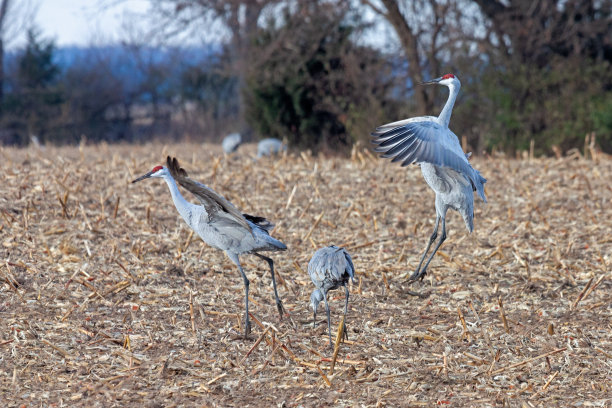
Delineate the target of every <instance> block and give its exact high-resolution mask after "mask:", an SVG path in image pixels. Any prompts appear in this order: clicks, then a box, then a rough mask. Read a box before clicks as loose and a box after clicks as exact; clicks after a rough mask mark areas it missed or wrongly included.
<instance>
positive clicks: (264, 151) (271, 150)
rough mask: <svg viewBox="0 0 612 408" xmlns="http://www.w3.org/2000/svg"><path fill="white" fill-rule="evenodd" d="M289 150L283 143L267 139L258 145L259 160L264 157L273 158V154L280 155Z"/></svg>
mask: <svg viewBox="0 0 612 408" xmlns="http://www.w3.org/2000/svg"><path fill="white" fill-rule="evenodd" d="M286 150H287V146H286V145H285V144H284V143H283V142H281V141H280V140H278V139H276V138H273V137H269V138H267V139H262V140H260V141H259V143H257V158H258V159H259V158H261V157H263V156H272V155H273V154H278V153H280V152H284V151H286Z"/></svg>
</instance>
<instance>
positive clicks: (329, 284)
mask: <svg viewBox="0 0 612 408" xmlns="http://www.w3.org/2000/svg"><path fill="white" fill-rule="evenodd" d="M308 274H309V275H310V279H311V280H312V283H314V285H315V286H316V289H315V290H314V291H313V292H312V295H310V305H311V307H312V310H313V319H314V320H313V328H314V327H316V325H317V308H318V306H319V303H320V302H321V300H324V301H325V311H326V312H327V331H328V333H329V345H330V346H331V344H332V340H331V322H330V316H329V314H330V313H329V304H328V303H327V292H328V291H330V290H332V289H336V288H338V287H340V286H344V291H345V293H346V299H345V302H344V316H345V319H346V312H347V308H348V299H349V290H348V281H349V278H350V279H351V280H353V282H355V267H354V266H353V260H352V259H351V256H350V255H349V253H348V252H347V251H346V249H344V248H339V247H337V246H335V245H331V246H328V247H325V248H321V249H319V250H318V251H317V252H315V253H314V255H313V256H312V259H311V260H310V262H308ZM344 333H345V334H346V324H345V326H344Z"/></svg>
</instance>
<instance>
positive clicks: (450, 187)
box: [372, 74, 487, 280]
mask: <svg viewBox="0 0 612 408" xmlns="http://www.w3.org/2000/svg"><path fill="white" fill-rule="evenodd" d="M424 84H440V85H445V86H448V88H449V97H448V100H447V102H446V105H444V108H443V109H442V112H441V113H440V116H438V117H435V116H421V117H417V118H410V119H406V120H401V121H398V122H393V123H389V124H386V125H383V126H380V127H378V128H377V129H376V131H374V132H373V133H372V137H373V140H372V142H373V143H374V144H376V145H377V146H376V148H375V149H374V150H375V151H376V152H379V153H383V154H382V155H381V157H383V158H392V160H391V161H392V162H398V161H399V162H401V163H402V166H406V165H408V164H412V163H417V164H419V165H420V166H421V172H422V173H423V177H424V178H425V181H426V182H427V184H428V185H429V186H430V187H431V188H432V190H434V192H435V193H436V200H435V207H436V223H435V226H434V231H433V233H432V235H431V237H430V239H429V243H428V244H427V247H426V249H425V252H424V253H423V256H422V257H421V261H420V262H419V265H418V266H417V268H416V270H415V272H414V273H413V274H412V276H411V279H412V280H416V279H419V278H421V279H422V278H423V277H424V276H425V274H426V273H427V267H428V266H429V263H430V262H431V260H432V258H433V256H434V255H435V253H436V252H437V251H438V248H440V245H442V243H443V242H444V240H445V239H446V212H447V210H448V209H449V208H452V209H454V210H456V211H458V212H459V213H460V214H461V216H462V217H463V220H464V222H465V225H466V227H467V229H468V231H469V232H472V230H473V229H474V194H473V191H476V192H477V193H478V195H479V196H480V198H481V199H482V200H483V201H484V202H485V203H486V202H487V199H486V197H485V192H484V184H485V183H486V181H487V180H486V179H485V178H484V177H482V176H481V175H480V172H479V171H478V170H476V169H474V168H473V167H472V165H471V164H470V162H469V161H468V158H469V157H470V155H471V153H467V154H466V153H464V152H463V150H462V149H461V145H460V144H459V139H458V138H457V136H456V135H455V134H454V133H453V132H452V131H451V130H450V129H449V128H448V124H449V122H450V116H451V112H452V110H453V106H454V104H455V100H456V98H457V94H458V93H459V89H460V88H461V82H459V79H457V78H456V77H455V76H454V75H452V74H447V75H444V76H443V77H440V78H436V79H433V80H431V81H427V82H425V83H424ZM440 220H442V236H441V237H440V241H439V242H438V244H437V245H436V247H435V248H434V250H433V252H432V254H431V256H430V257H429V259H428V260H427V262H426V263H425V266H424V267H423V268H422V269H421V265H423V261H424V259H425V256H426V255H427V253H428V252H429V249H430V247H431V244H432V243H433V242H434V241H435V240H436V238H437V236H438V227H439V224H440Z"/></svg>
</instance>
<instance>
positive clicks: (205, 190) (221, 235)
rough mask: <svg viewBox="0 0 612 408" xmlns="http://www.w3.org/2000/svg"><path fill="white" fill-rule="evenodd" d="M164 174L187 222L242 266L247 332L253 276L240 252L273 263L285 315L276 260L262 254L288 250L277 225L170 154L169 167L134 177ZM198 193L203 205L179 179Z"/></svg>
mask: <svg viewBox="0 0 612 408" xmlns="http://www.w3.org/2000/svg"><path fill="white" fill-rule="evenodd" d="M152 177H155V178H163V179H164V180H165V181H166V184H168V187H169V188H170V194H172V200H173V201H174V205H175V206H176V209H177V210H178V212H179V214H181V216H182V217H183V219H184V220H185V222H186V223H187V225H189V227H191V229H193V230H194V231H195V232H196V233H197V234H198V235H199V236H200V237H201V238H202V240H203V241H204V242H206V243H207V244H208V245H210V246H211V247H213V248H217V249H220V250H222V251H225V253H226V254H227V256H228V257H229V259H231V260H232V262H234V263H235V264H236V266H237V267H238V270H239V271H240V274H241V275H242V280H243V281H244V291H245V295H244V309H245V316H244V336H245V337H247V336H248V334H249V332H250V331H251V324H250V321H249V280H248V278H247V276H246V274H245V273H244V270H243V269H242V265H241V264H240V259H239V255H242V254H253V255H255V256H257V257H259V258H261V259H263V260H264V261H266V262H267V263H268V265H269V267H270V274H271V275H272V286H273V287H274V296H275V298H276V307H277V308H278V313H279V314H280V317H281V319H282V318H283V313H284V308H283V304H282V302H281V300H280V298H279V297H278V292H277V290H276V279H275V278H274V262H273V261H272V259H271V258H268V257H267V256H264V255H261V254H260V253H259V252H261V251H284V250H286V249H287V247H286V246H285V244H283V243H282V242H280V241H279V240H277V239H275V238H272V237H271V236H270V235H269V231H270V230H271V229H272V227H273V225H272V223H270V222H269V221H268V220H266V219H265V218H263V217H256V216H253V215H248V214H241V213H240V211H238V209H236V207H234V205H233V204H232V203H230V202H229V201H228V200H226V199H225V198H224V197H223V196H221V195H220V194H217V193H216V192H214V191H213V190H212V189H211V188H209V187H208V186H205V185H204V184H201V183H198V182H197V181H194V180H192V179H190V178H188V177H187V172H186V171H185V170H184V169H182V168H181V167H180V166H179V163H178V161H177V160H176V158H172V159H171V158H170V156H168V158H167V160H166V167H164V166H156V167H154V168H153V170H151V171H150V172H148V173H147V174H145V175H143V176H141V177H139V178H137V179H136V180H134V181H132V183H136V182H137V181H140V180H144V179H147V178H152ZM177 182H178V183H179V184H180V185H181V186H182V187H184V188H185V189H186V190H188V191H189V192H190V193H192V194H193V195H195V196H196V197H197V198H198V200H200V203H201V205H196V204H192V203H190V202H189V201H187V200H186V199H185V198H184V197H183V196H182V195H181V192H180V191H179V189H178V186H177V185H176V183H177Z"/></svg>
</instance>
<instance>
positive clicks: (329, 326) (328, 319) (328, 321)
mask: <svg viewBox="0 0 612 408" xmlns="http://www.w3.org/2000/svg"><path fill="white" fill-rule="evenodd" d="M324 295H325V297H323V300H324V301H325V312H327V333H328V334H329V346H330V347H332V339H331V318H330V316H329V304H328V303H327V293H324Z"/></svg>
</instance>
